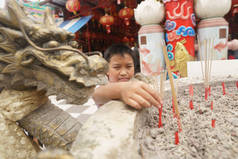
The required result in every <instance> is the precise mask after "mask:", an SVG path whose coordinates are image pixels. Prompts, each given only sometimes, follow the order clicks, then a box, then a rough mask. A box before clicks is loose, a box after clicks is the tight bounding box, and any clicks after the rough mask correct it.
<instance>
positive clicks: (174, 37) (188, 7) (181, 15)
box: [164, 0, 196, 77]
mask: <svg viewBox="0 0 238 159" xmlns="http://www.w3.org/2000/svg"><path fill="white" fill-rule="evenodd" d="M164 5H165V17H166V21H165V30H166V36H165V37H166V38H165V39H166V43H167V46H168V47H167V49H168V48H169V52H170V54H171V55H173V56H171V58H170V62H171V65H170V67H171V70H172V72H173V73H175V74H176V75H179V74H180V75H181V76H182V77H185V76H186V72H185V73H184V72H183V73H182V74H181V72H182V71H181V69H178V67H176V65H175V64H176V58H175V56H176V52H177V53H179V52H181V51H182V50H185V51H183V53H185V52H186V53H188V54H189V55H190V58H194V56H195V50H194V40H195V25H196V18H195V14H194V11H193V0H166V1H164ZM178 42H180V44H179V43H178ZM175 48H177V49H175ZM184 67H187V66H184ZM180 71H181V72H180Z"/></svg>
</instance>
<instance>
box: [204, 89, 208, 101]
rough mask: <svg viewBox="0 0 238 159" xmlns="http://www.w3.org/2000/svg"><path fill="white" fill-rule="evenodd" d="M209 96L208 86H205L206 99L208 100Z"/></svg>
mask: <svg viewBox="0 0 238 159" xmlns="http://www.w3.org/2000/svg"><path fill="white" fill-rule="evenodd" d="M207 96H208V88H207V87H205V100H207Z"/></svg>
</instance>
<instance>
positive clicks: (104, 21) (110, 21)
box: [99, 14, 114, 34]
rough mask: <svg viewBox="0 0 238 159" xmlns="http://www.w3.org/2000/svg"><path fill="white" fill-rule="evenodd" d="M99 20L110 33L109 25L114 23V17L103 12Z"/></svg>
mask: <svg viewBox="0 0 238 159" xmlns="http://www.w3.org/2000/svg"><path fill="white" fill-rule="evenodd" d="M99 22H100V23H101V24H102V25H104V26H106V30H107V33H108V34H109V33H111V28H110V26H111V25H112V24H113V23H114V18H113V16H111V15H108V14H105V15H104V16H102V17H101V18H100V20H99Z"/></svg>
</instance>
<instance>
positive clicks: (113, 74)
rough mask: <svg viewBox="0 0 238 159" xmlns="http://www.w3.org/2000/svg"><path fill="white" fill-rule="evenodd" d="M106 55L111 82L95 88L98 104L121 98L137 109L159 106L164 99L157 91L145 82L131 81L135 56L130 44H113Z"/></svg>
mask: <svg viewBox="0 0 238 159" xmlns="http://www.w3.org/2000/svg"><path fill="white" fill-rule="evenodd" d="M104 57H105V59H106V60H107V61H108V63H109V70H108V73H107V76H108V80H109V83H108V84H106V85H103V86H100V87H98V88H96V89H95V92H94V94H93V99H94V101H95V103H96V104H97V105H103V104H105V103H106V102H108V101H110V100H117V99H119V100H122V101H123V102H124V103H126V104H128V105H130V106H131V107H134V108H136V109H141V108H143V107H151V106H152V105H153V106H156V107H159V105H160V104H161V102H162V101H161V100H160V96H159V94H158V92H157V91H155V90H154V89H152V88H151V87H150V86H149V85H148V84H146V83H144V82H141V81H130V79H131V78H132V77H133V76H134V73H135V67H134V64H135V58H134V57H135V56H134V52H133V51H132V50H131V49H130V48H129V47H128V46H126V45H123V44H115V45H112V46H111V47H109V48H108V49H107V50H106V51H105V53H104Z"/></svg>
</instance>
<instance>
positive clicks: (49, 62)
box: [0, 0, 108, 159]
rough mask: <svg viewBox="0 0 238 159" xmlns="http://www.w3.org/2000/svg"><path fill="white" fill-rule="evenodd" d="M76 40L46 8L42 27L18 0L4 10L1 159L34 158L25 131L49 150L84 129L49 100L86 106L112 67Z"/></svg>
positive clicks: (0, 28)
mask: <svg viewBox="0 0 238 159" xmlns="http://www.w3.org/2000/svg"><path fill="white" fill-rule="evenodd" d="M73 39H74V35H73V34H72V33H69V32H67V31H65V30H63V29H61V28H58V27H57V26H56V25H55V23H54V20H53V17H52V15H51V14H50V12H49V11H48V10H47V11H46V13H45V17H44V22H43V23H39V22H36V21H33V20H32V19H30V18H28V17H27V16H26V14H25V12H24V10H23V8H22V7H21V6H19V4H18V3H17V2H16V1H15V0H8V1H7V5H6V9H1V10H0V88H3V90H2V91H1V92H0V145H1V146H0V158H1V159H13V158H16V159H30V158H34V157H35V156H36V153H37V150H36V149H35V147H34V146H33V144H32V142H31V140H30V139H29V138H28V137H27V136H26V135H25V134H24V132H23V129H22V127H23V128H24V129H26V130H27V132H29V133H30V134H32V135H33V136H35V137H37V138H38V139H39V140H40V141H41V142H42V143H43V144H45V145H46V147H47V146H48V147H53V148H63V149H65V150H69V149H70V147H71V144H72V142H73V141H74V140H75V137H76V135H77V132H78V129H79V128H80V127H81V125H80V124H79V123H78V122H77V121H76V119H74V118H72V117H71V116H70V115H69V114H67V113H66V112H64V111H62V110H60V109H58V108H56V106H54V105H53V104H51V103H50V101H49V100H48V96H49V95H53V94H56V95H57V98H58V99H62V98H63V99H66V100H67V102H69V103H72V104H82V103H84V102H86V101H87V100H88V98H89V96H90V94H91V93H92V92H93V90H94V88H95V85H97V84H103V83H105V73H106V71H107V68H108V66H107V62H106V61H105V60H104V59H103V58H102V57H101V56H100V55H93V56H86V55H85V54H83V53H82V52H80V51H79V50H78V49H77V42H75V41H74V40H73Z"/></svg>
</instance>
